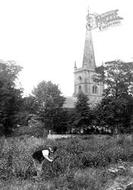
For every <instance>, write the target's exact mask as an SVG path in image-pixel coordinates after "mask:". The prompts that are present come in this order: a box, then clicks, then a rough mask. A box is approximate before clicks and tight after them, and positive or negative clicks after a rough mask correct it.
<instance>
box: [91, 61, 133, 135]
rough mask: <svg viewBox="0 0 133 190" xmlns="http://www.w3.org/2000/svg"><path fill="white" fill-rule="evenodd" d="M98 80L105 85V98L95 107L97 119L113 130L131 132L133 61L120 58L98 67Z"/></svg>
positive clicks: (100, 123)
mask: <svg viewBox="0 0 133 190" xmlns="http://www.w3.org/2000/svg"><path fill="white" fill-rule="evenodd" d="M97 73H98V74H97V77H96V78H95V80H96V81H102V82H103V83H104V85H105V90H104V98H103V100H102V101H101V103H100V104H99V105H98V106H97V107H96V108H95V112H94V113H95V118H96V119H95V120H96V121H97V123H98V124H99V125H101V126H102V125H103V126H107V127H109V128H111V129H112V131H115V132H116V131H117V132H122V133H123V132H129V131H130V130H131V118H132V115H133V63H131V62H129V63H124V62H122V61H120V60H118V61H112V62H107V63H105V65H104V66H101V67H98V68H97Z"/></svg>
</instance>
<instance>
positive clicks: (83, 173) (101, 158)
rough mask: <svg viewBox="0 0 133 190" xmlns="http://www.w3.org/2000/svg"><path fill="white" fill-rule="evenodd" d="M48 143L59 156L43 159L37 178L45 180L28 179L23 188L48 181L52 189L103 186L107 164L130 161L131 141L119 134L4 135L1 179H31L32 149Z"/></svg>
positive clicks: (0, 141)
mask: <svg viewBox="0 0 133 190" xmlns="http://www.w3.org/2000/svg"><path fill="white" fill-rule="evenodd" d="M49 145H51V146H52V145H56V146H57V147H58V149H57V151H56V156H58V158H57V159H56V160H55V161H54V162H53V163H52V164H51V163H49V162H47V161H45V162H44V164H43V172H42V176H41V179H40V180H42V181H44V180H45V183H44V184H43V185H39V186H38V183H37V184H36V185H35V183H28V185H25V189H26V190H27V189H32V187H33V185H34V188H33V189H37V188H38V190H39V189H41V188H42V189H43V187H44V186H50V184H52V185H51V187H50V188H51V189H52V188H53V189H54V188H55V189H56V188H57V187H58V189H61V188H62V189H63V185H64V186H66V187H67V188H68V189H75V190H76V189H88V190H89V189H91V188H92V189H95V190H98V189H102V188H101V186H103V185H104V183H106V181H107V180H108V179H107V175H106V168H107V167H108V166H109V165H111V164H115V163H118V162H119V161H120V160H122V161H124V162H130V161H133V141H132V140H131V139H128V138H125V137H122V136H121V137H120V138H116V137H109V136H88V137H85V138H84V137H80V136H79V137H75V138H69V139H62V140H61V139H59V140H54V141H53V140H47V139H42V138H35V137H28V136H22V137H19V138H18V137H16V138H7V139H5V138H4V137H3V138H1V139H0V179H1V180H9V179H14V178H15V179H21V180H27V179H28V180H31V181H33V180H34V176H35V173H36V170H35V168H34V164H33V159H32V153H33V152H34V151H35V150H37V149H40V148H42V147H46V146H49ZM100 176H101V177H100ZM49 180H50V181H51V183H49ZM29 184H30V185H29ZM46 184H47V185H46ZM48 184H49V185H48ZM15 186H16V187H17V186H18V185H15ZM30 186H31V187H30ZM47 188H48V187H47ZM47 188H46V189H47ZM20 189H21V188H20ZM44 189H45V188H44Z"/></svg>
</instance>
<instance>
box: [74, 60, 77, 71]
mask: <svg viewBox="0 0 133 190" xmlns="http://www.w3.org/2000/svg"><path fill="white" fill-rule="evenodd" d="M74 69H77V65H76V61H75V62H74Z"/></svg>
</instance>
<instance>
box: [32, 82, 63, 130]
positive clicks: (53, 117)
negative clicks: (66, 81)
mask: <svg viewBox="0 0 133 190" xmlns="http://www.w3.org/2000/svg"><path fill="white" fill-rule="evenodd" d="M32 93H33V96H34V97H35V100H36V102H37V103H38V105H39V106H38V114H39V115H40V117H41V118H42V121H43V122H44V123H45V127H46V128H47V129H50V130H55V131H56V128H57V124H58V122H60V121H59V120H58V122H57V117H58V118H59V117H62V116H61V115H60V116H59V114H61V111H60V110H61V108H62V106H63V103H64V100H65V98H64V97H63V96H62V95H61V92H60V90H59V88H58V86H57V85H56V84H53V83H52V82H50V81H48V82H45V81H42V82H40V83H39V84H38V86H37V87H36V88H34V90H33V92H32ZM56 122H57V123H56Z"/></svg>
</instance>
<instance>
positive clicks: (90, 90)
mask: <svg viewBox="0 0 133 190" xmlns="http://www.w3.org/2000/svg"><path fill="white" fill-rule="evenodd" d="M95 68H96V63H95V55H94V49H93V42H92V34H91V29H90V30H89V29H88V28H87V29H86V36H85V44H84V54H83V63H82V67H81V68H77V66H76V63H75V66H74V96H76V95H77V94H78V93H80V92H83V93H84V94H85V95H87V96H88V98H89V102H90V103H91V104H96V103H98V102H99V101H100V100H101V99H102V94H103V89H104V87H103V83H101V82H99V83H97V82H95V81H94V75H95V74H96V73H95Z"/></svg>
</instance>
